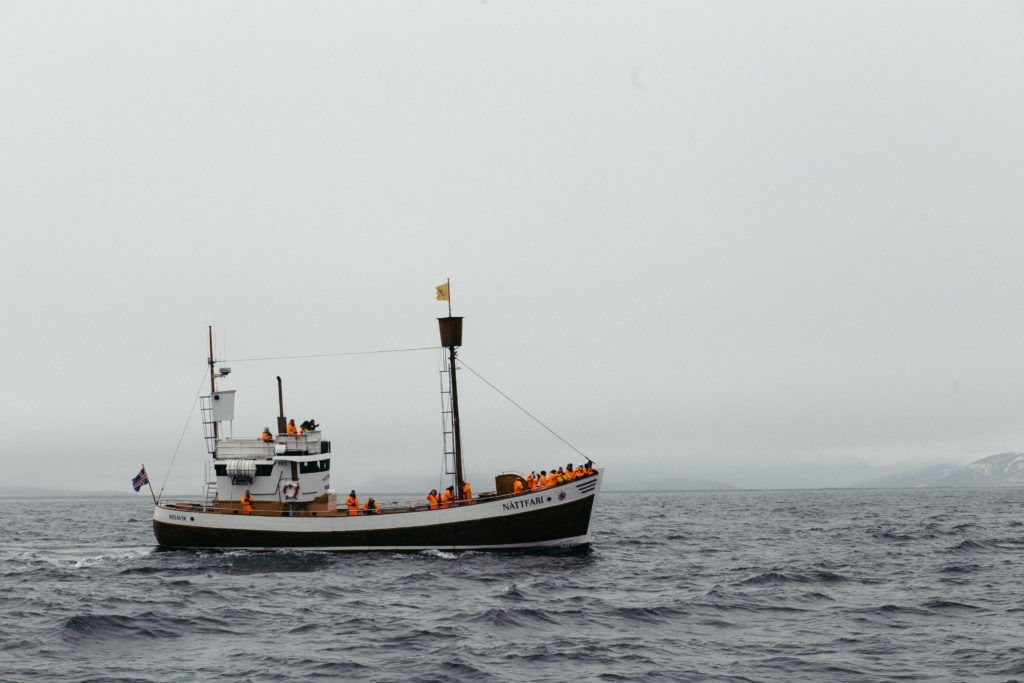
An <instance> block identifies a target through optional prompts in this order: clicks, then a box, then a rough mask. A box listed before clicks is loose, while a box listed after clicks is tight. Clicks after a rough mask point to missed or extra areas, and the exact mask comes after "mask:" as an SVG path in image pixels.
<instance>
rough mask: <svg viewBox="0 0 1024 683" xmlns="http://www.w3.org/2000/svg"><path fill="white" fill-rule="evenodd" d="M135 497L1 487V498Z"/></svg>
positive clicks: (119, 494)
mask: <svg viewBox="0 0 1024 683" xmlns="http://www.w3.org/2000/svg"><path fill="white" fill-rule="evenodd" d="M130 495H135V494H133V493H132V492H130V491H129V492H128V493H125V492H124V491H116V492H115V491H71V490H68V489H48V488H42V487H36V486H0V498H111V497H117V498H123V497H126V496H130Z"/></svg>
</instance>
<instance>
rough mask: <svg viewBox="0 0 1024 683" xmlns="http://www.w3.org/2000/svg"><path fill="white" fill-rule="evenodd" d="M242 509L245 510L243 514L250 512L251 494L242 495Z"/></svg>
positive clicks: (249, 513)
mask: <svg viewBox="0 0 1024 683" xmlns="http://www.w3.org/2000/svg"><path fill="white" fill-rule="evenodd" d="M242 509H243V510H245V514H247V515H251V514H252V496H250V495H249V494H245V495H243V496H242Z"/></svg>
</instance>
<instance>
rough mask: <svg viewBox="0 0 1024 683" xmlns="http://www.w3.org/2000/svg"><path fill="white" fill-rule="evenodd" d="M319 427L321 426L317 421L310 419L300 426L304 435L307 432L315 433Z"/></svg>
mask: <svg viewBox="0 0 1024 683" xmlns="http://www.w3.org/2000/svg"><path fill="white" fill-rule="evenodd" d="M319 426H320V425H318V424H317V423H316V420H314V419H312V418H310V419H308V420H306V421H304V422H303V423H302V424H301V425H299V429H300V430H301V431H302V433H303V434H305V433H306V432H315V431H316V428H317V427H319Z"/></svg>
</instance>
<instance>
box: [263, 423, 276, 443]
mask: <svg viewBox="0 0 1024 683" xmlns="http://www.w3.org/2000/svg"><path fill="white" fill-rule="evenodd" d="M273 440H274V435H273V434H271V433H270V427H264V428H263V443H270V442H271V441H273Z"/></svg>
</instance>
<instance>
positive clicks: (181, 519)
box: [167, 515, 185, 522]
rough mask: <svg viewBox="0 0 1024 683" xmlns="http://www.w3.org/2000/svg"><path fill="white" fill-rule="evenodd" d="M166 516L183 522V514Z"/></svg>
mask: <svg viewBox="0 0 1024 683" xmlns="http://www.w3.org/2000/svg"><path fill="white" fill-rule="evenodd" d="M167 517H168V518H169V519H174V520H177V521H179V522H184V521H185V515H167Z"/></svg>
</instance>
